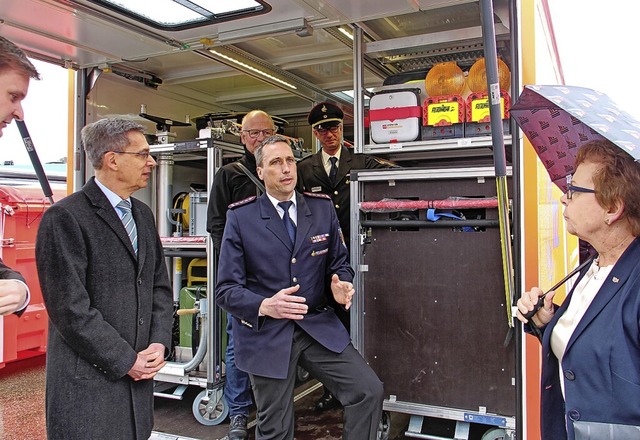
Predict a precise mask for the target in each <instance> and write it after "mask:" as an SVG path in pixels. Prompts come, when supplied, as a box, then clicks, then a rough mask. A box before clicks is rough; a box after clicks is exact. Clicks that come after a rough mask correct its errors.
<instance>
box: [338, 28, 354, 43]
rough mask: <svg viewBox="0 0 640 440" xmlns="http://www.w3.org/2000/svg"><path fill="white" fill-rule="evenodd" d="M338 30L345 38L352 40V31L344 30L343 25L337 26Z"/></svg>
mask: <svg viewBox="0 0 640 440" xmlns="http://www.w3.org/2000/svg"><path fill="white" fill-rule="evenodd" d="M338 30H339V31H340V32H342V33H343V34H344V35H345V36H346V37H347V38H349V39H350V40H353V33H352V32H349V31H348V30H346V29H345V28H343V27H339V28H338Z"/></svg>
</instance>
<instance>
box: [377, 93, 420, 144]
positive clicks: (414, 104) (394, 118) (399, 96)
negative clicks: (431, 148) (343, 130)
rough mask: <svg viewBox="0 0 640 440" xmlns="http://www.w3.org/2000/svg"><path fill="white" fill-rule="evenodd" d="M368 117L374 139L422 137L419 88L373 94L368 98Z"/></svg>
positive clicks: (405, 139)
mask: <svg viewBox="0 0 640 440" xmlns="http://www.w3.org/2000/svg"><path fill="white" fill-rule="evenodd" d="M369 120H370V131H369V137H370V138H371V142H372V143H376V144H388V143H394V142H410V141H415V140H420V131H421V126H422V105H421V101H420V89H406V88H405V89H396V90H385V91H381V92H378V93H376V94H374V95H373V96H372V97H371V100H370V102H369Z"/></svg>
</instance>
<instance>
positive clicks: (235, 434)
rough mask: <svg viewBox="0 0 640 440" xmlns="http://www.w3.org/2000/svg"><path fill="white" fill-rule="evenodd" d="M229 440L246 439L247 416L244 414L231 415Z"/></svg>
mask: <svg viewBox="0 0 640 440" xmlns="http://www.w3.org/2000/svg"><path fill="white" fill-rule="evenodd" d="M227 437H228V438H229V440H246V438H247V416H245V415H244V414H236V415H235V416H231V420H230V421H229V433H228V434H227Z"/></svg>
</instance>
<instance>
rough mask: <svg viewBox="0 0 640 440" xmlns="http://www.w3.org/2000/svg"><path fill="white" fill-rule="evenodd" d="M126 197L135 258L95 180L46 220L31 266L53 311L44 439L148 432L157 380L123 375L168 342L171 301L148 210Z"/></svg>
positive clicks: (128, 436)
mask: <svg viewBox="0 0 640 440" xmlns="http://www.w3.org/2000/svg"><path fill="white" fill-rule="evenodd" d="M131 201H132V211H133V218H134V220H135V222H136V226H137V231H138V257H137V258H136V255H135V253H134V250H133V246H132V245H131V241H130V240H129V237H128V236H127V233H126V231H125V229H124V226H123V225H122V222H121V220H120V218H119V217H118V214H117V213H116V211H115V209H114V208H113V207H112V206H111V204H110V203H109V200H108V199H107V197H106V196H105V195H104V193H103V192H102V190H101V189H100V188H99V187H98V185H97V184H96V183H95V181H94V179H93V178H91V179H90V180H89V182H88V183H87V184H86V185H85V186H84V187H83V188H82V190H81V191H78V192H76V193H74V194H72V195H70V196H68V197H66V198H64V199H62V200H60V201H59V202H58V203H56V204H54V205H53V206H51V207H50V208H49V209H48V210H47V211H46V212H45V213H44V215H43V217H42V221H41V223H40V227H39V230H38V235H37V239H36V263H37V268H38V275H39V278H40V284H41V287H42V294H43V297H44V301H45V304H46V307H47V312H48V314H49V341H48V347H47V367H46V418H47V431H48V438H49V439H50V440H54V439H65V440H68V439H78V440H86V439H123V440H124V439H144V440H147V439H148V438H149V436H150V435H151V430H152V428H153V381H151V380H141V381H137V382H135V381H133V380H132V379H131V378H130V377H129V376H128V375H127V372H128V371H129V370H130V369H131V367H132V366H133V364H134V362H135V360H136V354H137V352H139V351H141V350H143V349H145V348H147V347H148V346H149V344H150V343H153V342H158V343H161V344H163V345H164V346H165V347H167V348H168V347H170V345H171V328H172V313H173V301H172V291H171V287H170V284H169V278H168V274H167V270H166V266H165V261H164V254H163V250H162V244H161V242H160V239H159V237H158V234H157V232H156V226H155V221H154V217H153V214H152V212H151V210H150V209H149V208H148V207H147V206H146V205H145V204H144V203H142V202H140V201H139V200H136V199H134V198H131Z"/></svg>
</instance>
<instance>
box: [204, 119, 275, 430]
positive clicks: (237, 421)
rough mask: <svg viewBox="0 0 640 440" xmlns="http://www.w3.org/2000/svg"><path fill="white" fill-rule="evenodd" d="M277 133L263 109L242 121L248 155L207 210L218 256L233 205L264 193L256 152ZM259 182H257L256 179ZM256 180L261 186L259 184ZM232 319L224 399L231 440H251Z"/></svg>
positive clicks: (221, 178)
mask: <svg viewBox="0 0 640 440" xmlns="http://www.w3.org/2000/svg"><path fill="white" fill-rule="evenodd" d="M275 132H276V127H275V124H274V123H273V119H272V118H271V116H269V115H268V114H267V113H265V112H263V111H262V110H253V111H251V112H249V113H247V114H246V115H245V117H244V118H243V119H242V131H241V132H240V140H241V141H242V143H243V144H244V155H243V156H242V157H241V158H240V159H239V160H238V161H236V162H233V163H230V164H227V165H224V166H223V167H222V168H221V169H220V170H219V171H218V172H217V173H216V175H215V177H214V181H213V186H212V187H211V195H210V196H209V206H208V207H207V231H209V233H210V234H211V238H212V239H213V246H214V248H215V252H216V255H217V254H219V253H220V243H221V242H222V233H223V232H224V226H225V221H226V217H227V210H228V209H229V205H230V204H232V203H235V202H238V201H240V200H243V199H246V198H247V197H251V196H256V195H260V194H261V193H262V190H261V189H260V187H259V186H258V184H259V185H260V186H261V185H262V183H260V181H259V179H258V176H257V171H256V159H255V157H254V156H253V153H254V151H255V149H256V147H257V146H258V144H259V143H260V142H262V141H263V140H264V139H265V138H267V137H269V136H271V135H273V134H274V133H275ZM252 177H253V179H255V181H254V180H253V179H252ZM256 181H257V182H258V184H256ZM231 322H232V320H231V316H230V315H229V316H228V319H227V334H228V340H227V349H226V352H225V361H226V362H225V366H226V372H225V383H224V397H225V399H226V401H227V404H228V405H229V416H230V419H231V420H230V423H229V434H228V437H229V440H244V439H246V438H247V418H248V417H249V409H250V407H251V404H252V399H251V391H250V388H251V384H250V382H249V375H248V374H247V373H245V372H244V371H241V370H239V369H238V368H237V367H236V365H235V356H234V346H233V333H232V331H231Z"/></svg>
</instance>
